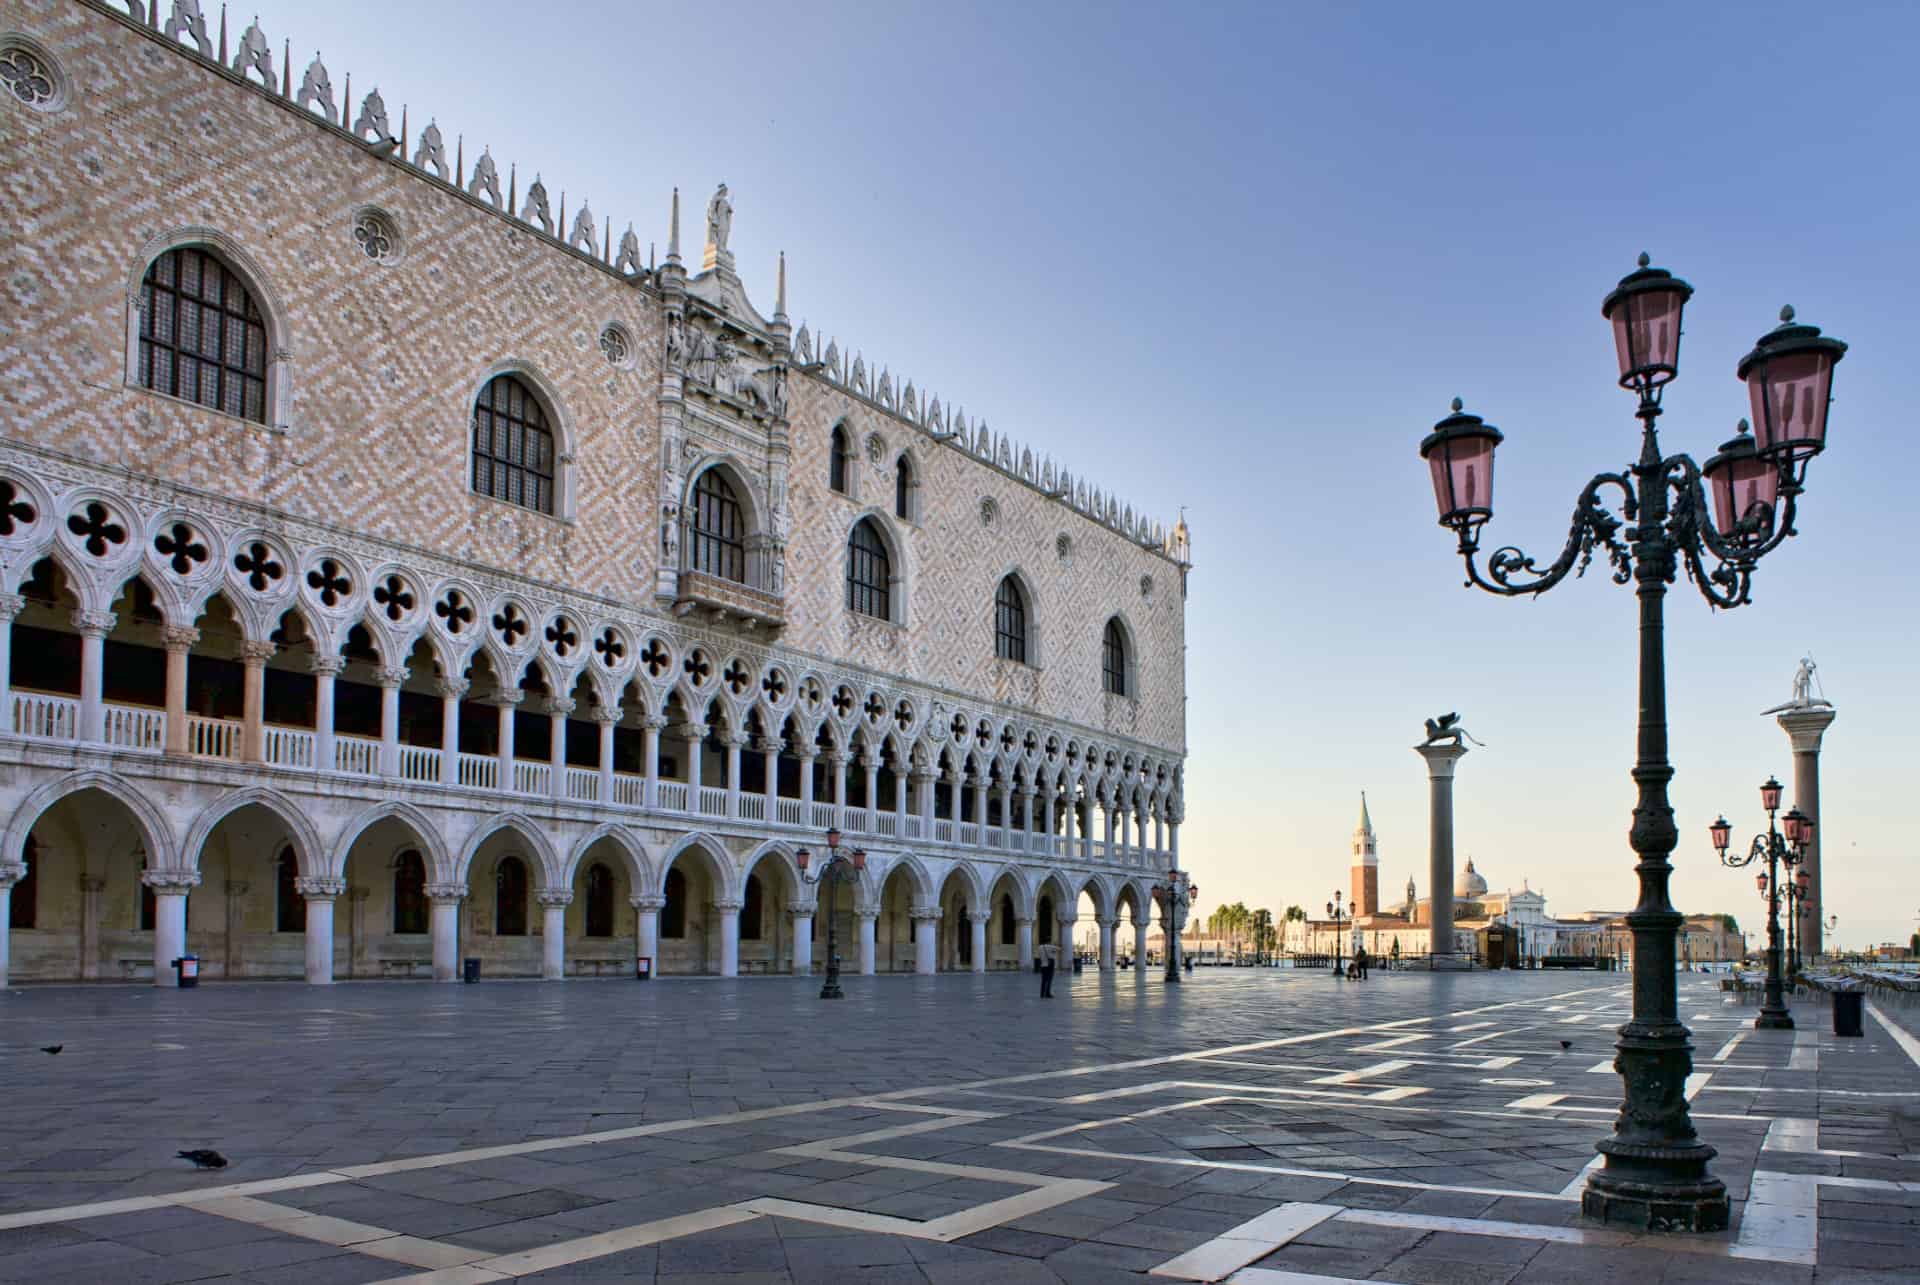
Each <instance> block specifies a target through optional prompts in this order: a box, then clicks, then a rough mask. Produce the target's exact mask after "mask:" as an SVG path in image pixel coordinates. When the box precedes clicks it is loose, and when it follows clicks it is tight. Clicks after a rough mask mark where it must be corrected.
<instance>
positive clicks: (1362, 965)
mask: <svg viewBox="0 0 1920 1285" xmlns="http://www.w3.org/2000/svg"><path fill="white" fill-rule="evenodd" d="M1368 962H1369V961H1368V959H1367V948H1366V947H1365V946H1356V947H1355V948H1354V951H1353V963H1354V966H1355V967H1356V968H1358V969H1359V970H1360V980H1361V981H1363V982H1364V981H1366V980H1367V964H1368Z"/></svg>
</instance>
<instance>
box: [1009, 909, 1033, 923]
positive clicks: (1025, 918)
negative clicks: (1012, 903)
mask: <svg viewBox="0 0 1920 1285" xmlns="http://www.w3.org/2000/svg"><path fill="white" fill-rule="evenodd" d="M1013 922H1014V923H1015V925H1019V924H1029V925H1031V924H1032V923H1033V916H1032V915H1022V914H1019V913H1017V912H1016V913H1015V914H1014V916H1013Z"/></svg>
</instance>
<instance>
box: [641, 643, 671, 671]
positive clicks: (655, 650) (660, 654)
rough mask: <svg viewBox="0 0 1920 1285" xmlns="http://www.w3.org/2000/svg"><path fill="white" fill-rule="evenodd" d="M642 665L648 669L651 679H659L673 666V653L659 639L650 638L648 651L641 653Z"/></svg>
mask: <svg viewBox="0 0 1920 1285" xmlns="http://www.w3.org/2000/svg"><path fill="white" fill-rule="evenodd" d="M640 663H641V664H642V665H645V666H646V667H647V673H648V674H649V675H650V676H651V677H654V678H658V677H660V676H661V675H662V674H664V673H666V672H667V669H668V667H669V666H671V665H672V664H673V653H672V652H670V651H668V650H667V647H666V644H665V643H663V642H661V641H660V640H659V639H658V638H650V639H648V640H647V649H646V650H645V651H643V652H641V653H640Z"/></svg>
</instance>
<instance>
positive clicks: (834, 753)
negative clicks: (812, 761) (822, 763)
mask: <svg viewBox="0 0 1920 1285" xmlns="http://www.w3.org/2000/svg"><path fill="white" fill-rule="evenodd" d="M824 757H825V758H826V760H827V762H828V763H831V764H832V765H833V766H834V767H845V766H846V765H847V764H849V763H851V762H853V755H851V754H849V753H848V752H847V751H845V750H828V751H827V752H826V754H825V756H824Z"/></svg>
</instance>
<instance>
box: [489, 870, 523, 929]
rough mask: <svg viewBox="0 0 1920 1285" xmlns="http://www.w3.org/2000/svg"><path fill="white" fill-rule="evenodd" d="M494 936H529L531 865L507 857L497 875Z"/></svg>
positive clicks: (494, 903)
mask: <svg viewBox="0 0 1920 1285" xmlns="http://www.w3.org/2000/svg"><path fill="white" fill-rule="evenodd" d="M493 935H494V936H496V937H525V936H526V935H527V863H526V862H524V861H522V860H521V859H520V858H518V857H503V858H501V861H500V864H499V865H498V866H496V867H495V868H494V872H493Z"/></svg>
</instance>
